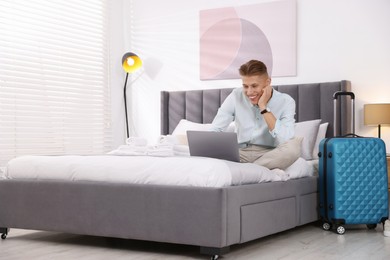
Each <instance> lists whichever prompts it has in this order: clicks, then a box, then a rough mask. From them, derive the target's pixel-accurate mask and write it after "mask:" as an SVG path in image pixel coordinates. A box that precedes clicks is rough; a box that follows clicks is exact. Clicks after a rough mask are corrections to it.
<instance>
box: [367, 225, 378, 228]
mask: <svg viewBox="0 0 390 260" xmlns="http://www.w3.org/2000/svg"><path fill="white" fill-rule="evenodd" d="M367 228H368V229H375V228H376V224H367Z"/></svg>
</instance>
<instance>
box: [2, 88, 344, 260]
mask: <svg viewBox="0 0 390 260" xmlns="http://www.w3.org/2000/svg"><path fill="white" fill-rule="evenodd" d="M274 87H275V89H277V90H279V91H281V92H285V93H288V94H290V95H291V96H292V97H293V98H294V99H295V100H296V105H297V106H296V107H297V111H296V119H297V121H305V120H311V119H318V118H322V119H323V122H329V128H328V132H327V135H328V136H332V135H333V127H334V126H333V97H332V96H333V93H334V92H335V91H350V90H351V84H350V82H349V81H339V82H328V83H315V84H300V85H281V86H274ZM231 90H232V89H211V90H193V91H176V92H166V91H163V92H162V93H161V119H162V120H161V134H170V133H172V131H173V129H174V128H175V126H176V125H177V124H178V122H179V121H180V119H182V118H185V119H188V120H191V121H194V122H202V123H210V122H211V121H212V119H213V118H214V116H215V114H216V112H217V109H218V107H219V106H220V104H221V103H222V102H223V100H224V99H225V98H226V96H227V95H228V94H229V93H230V92H231ZM340 105H341V106H342V108H341V112H340V114H338V115H337V120H338V122H340V124H339V125H340V129H338V133H339V134H343V133H347V132H349V131H350V126H349V124H347V123H346V122H350V120H349V119H350V116H351V111H350V109H349V107H350V105H349V101H348V100H347V99H343V100H342V102H340ZM317 197H318V194H317V178H316V177H306V178H302V179H296V180H289V181H286V182H272V183H260V184H251V185H242V186H232V187H224V188H201V187H178V186H162V185H140V184H112V183H99V182H96V183H94V182H69V181H52V180H48V181H26V180H1V181H0V232H1V233H2V238H3V239H5V238H6V236H7V234H8V231H9V228H23V229H34V230H46V231H57V232H65V233H75V234H83V235H94V236H105V237H117V238H127V239H139V240H148V241H159V242H168V243H178V244H189V245H196V246H199V247H200V252H201V253H203V254H208V255H212V256H213V257H214V258H216V256H218V255H220V254H224V253H227V252H228V251H229V246H230V245H233V244H239V243H244V242H247V241H250V240H254V239H257V238H260V237H264V236H267V235H270V234H274V233H277V232H281V231H283V230H287V229H291V228H294V227H296V226H299V225H303V224H306V223H310V222H313V221H316V220H318V212H317V201H318V199H317Z"/></svg>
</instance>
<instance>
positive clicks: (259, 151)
mask: <svg viewBox="0 0 390 260" xmlns="http://www.w3.org/2000/svg"><path fill="white" fill-rule="evenodd" d="M301 142H302V138H293V139H291V140H289V141H287V142H285V143H283V144H280V145H278V146H277V147H275V148H273V147H265V146H260V145H249V146H247V147H245V148H241V149H240V162H244V163H245V162H250V163H255V164H258V165H261V166H265V167H267V168H269V169H275V168H279V169H282V170H284V169H286V168H287V167H289V166H290V165H291V164H293V163H294V162H295V161H296V160H297V159H298V158H299V156H300V155H301Z"/></svg>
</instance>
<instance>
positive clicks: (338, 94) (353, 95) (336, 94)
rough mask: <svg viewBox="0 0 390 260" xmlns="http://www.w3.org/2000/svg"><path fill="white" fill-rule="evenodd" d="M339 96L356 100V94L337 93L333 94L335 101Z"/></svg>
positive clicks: (348, 92)
mask: <svg viewBox="0 0 390 260" xmlns="http://www.w3.org/2000/svg"><path fill="white" fill-rule="evenodd" d="M339 96H350V97H351V99H355V94H354V93H353V92H350V91H336V92H335V93H334V94H333V99H337V98H338V97H339Z"/></svg>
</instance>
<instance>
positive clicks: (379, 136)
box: [378, 124, 381, 138]
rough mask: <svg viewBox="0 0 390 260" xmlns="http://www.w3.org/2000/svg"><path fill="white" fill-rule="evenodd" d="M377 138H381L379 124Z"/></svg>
mask: <svg viewBox="0 0 390 260" xmlns="http://www.w3.org/2000/svg"><path fill="white" fill-rule="evenodd" d="M378 138H381V125H380V124H379V125H378Z"/></svg>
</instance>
